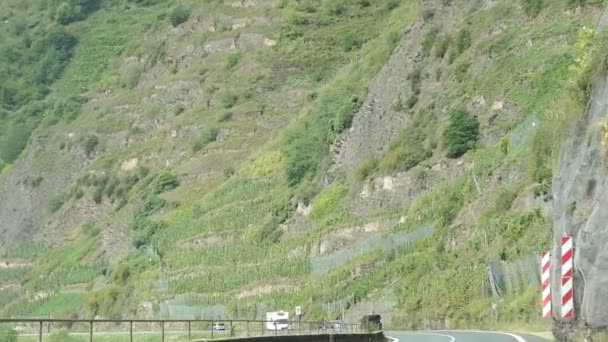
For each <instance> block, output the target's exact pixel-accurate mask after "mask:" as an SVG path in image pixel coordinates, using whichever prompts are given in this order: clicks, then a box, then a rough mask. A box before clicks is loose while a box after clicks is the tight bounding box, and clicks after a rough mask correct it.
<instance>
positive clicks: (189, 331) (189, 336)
mask: <svg viewBox="0 0 608 342" xmlns="http://www.w3.org/2000/svg"><path fill="white" fill-rule="evenodd" d="M188 341H192V326H191V322H190V321H188Z"/></svg>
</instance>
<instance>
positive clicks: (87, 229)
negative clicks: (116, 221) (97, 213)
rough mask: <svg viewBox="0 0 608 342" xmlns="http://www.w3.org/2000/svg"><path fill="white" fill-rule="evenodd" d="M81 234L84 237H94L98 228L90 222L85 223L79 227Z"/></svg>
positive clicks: (98, 231) (97, 233)
mask: <svg viewBox="0 0 608 342" xmlns="http://www.w3.org/2000/svg"><path fill="white" fill-rule="evenodd" d="M80 229H81V231H82V234H84V236H86V237H95V236H97V235H99V233H100V229H99V227H97V226H96V225H94V224H92V223H85V224H83V225H82V226H81V227H80Z"/></svg>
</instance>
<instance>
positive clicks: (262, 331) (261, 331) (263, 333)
mask: <svg viewBox="0 0 608 342" xmlns="http://www.w3.org/2000/svg"><path fill="white" fill-rule="evenodd" d="M264 323H266V322H264V321H262V330H260V335H262V336H264V335H266V332H265V331H264V328H265V327H264Z"/></svg>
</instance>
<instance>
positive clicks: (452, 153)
mask: <svg viewBox="0 0 608 342" xmlns="http://www.w3.org/2000/svg"><path fill="white" fill-rule="evenodd" d="M443 138H444V143H445V146H446V149H447V156H448V157H450V158H458V157H460V156H462V155H463V154H465V153H466V152H467V151H468V150H470V149H472V148H474V147H475V144H476V143H477V140H478V139H479V121H478V120H477V118H476V117H475V116H473V115H471V114H470V113H469V112H468V111H466V110H465V109H455V110H452V111H451V112H450V122H449V124H448V127H447V128H446V130H445V132H444V134H443Z"/></svg>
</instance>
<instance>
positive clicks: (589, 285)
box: [552, 10, 608, 340]
mask: <svg viewBox="0 0 608 342" xmlns="http://www.w3.org/2000/svg"><path fill="white" fill-rule="evenodd" d="M606 19H608V15H607V11H606V10H604V14H603V17H602V19H601V20H600V24H599V26H598V32H600V31H602V30H603V28H604V24H605V22H606ZM607 123H608V75H607V74H606V72H605V71H604V72H603V73H602V75H601V76H600V77H599V78H598V80H597V83H596V85H595V90H594V92H593V95H592V97H591V101H590V104H589V107H588V111H587V113H586V115H585V117H583V118H582V119H581V120H580V121H579V122H578V123H577V124H576V127H575V129H574V131H573V132H572V137H571V139H570V140H569V141H568V142H567V143H566V144H565V145H564V147H563V148H562V153H561V156H560V162H559V168H558V173H557V174H556V175H555V179H554V181H553V197H554V199H555V202H554V246H555V247H554V249H553V275H552V280H553V281H552V285H553V289H554V290H553V303H554V305H553V307H554V316H555V317H560V309H561V307H560V303H561V297H560V291H559V290H558V289H559V288H560V279H561V278H560V274H561V264H560V260H561V259H560V256H561V250H560V243H561V242H560V240H561V237H562V236H564V235H571V236H573V237H574V247H575V255H574V267H575V275H574V289H575V292H574V295H575V310H576V315H577V319H576V322H577V323H579V326H580V327H586V328H592V329H594V328H602V327H606V326H608V309H607V307H608V287H607V286H606V284H607V283H608V249H606V245H607V243H608V229H607V227H606V222H608V210H606V203H608V179H607V178H606V175H607V172H608V164H607V160H606V158H607V156H608V155H607V152H608V150H607V148H608V135H607V133H608V130H607V128H608V126H607ZM562 323H564V322H562ZM566 325H567V326H570V328H571V327H572V325H573V324H572V323H568V324H566ZM556 330H557V331H556V335H557V336H558V338H560V339H564V340H567V339H568V338H569V337H568V336H569V335H570V332H569V331H570V330H571V329H564V327H563V324H559V325H558V329H556Z"/></svg>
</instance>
